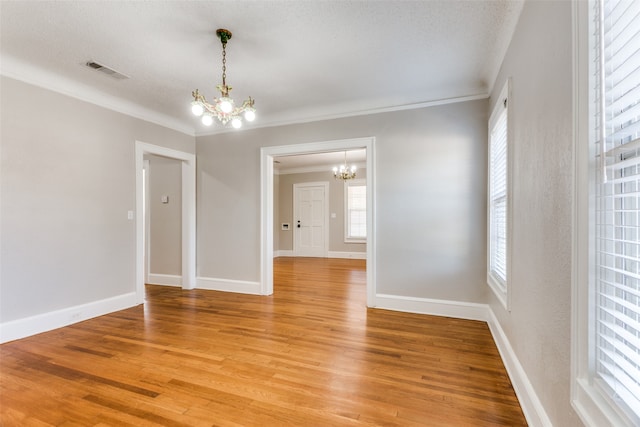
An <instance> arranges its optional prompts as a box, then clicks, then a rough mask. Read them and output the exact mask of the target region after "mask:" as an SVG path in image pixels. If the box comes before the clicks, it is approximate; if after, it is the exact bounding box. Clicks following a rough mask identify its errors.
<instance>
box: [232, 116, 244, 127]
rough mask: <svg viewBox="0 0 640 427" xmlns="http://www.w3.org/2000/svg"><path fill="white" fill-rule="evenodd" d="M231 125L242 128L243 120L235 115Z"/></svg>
mask: <svg viewBox="0 0 640 427" xmlns="http://www.w3.org/2000/svg"><path fill="white" fill-rule="evenodd" d="M231 126H233V127H234V129H240V128H241V127H242V120H240V118H238V117H234V118H233V120H231Z"/></svg>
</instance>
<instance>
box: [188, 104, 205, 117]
mask: <svg viewBox="0 0 640 427" xmlns="http://www.w3.org/2000/svg"><path fill="white" fill-rule="evenodd" d="M191 112H192V113H193V114H195V115H196V116H201V115H202V113H204V107H203V106H202V104H200V103H199V102H198V101H193V102H192V103H191Z"/></svg>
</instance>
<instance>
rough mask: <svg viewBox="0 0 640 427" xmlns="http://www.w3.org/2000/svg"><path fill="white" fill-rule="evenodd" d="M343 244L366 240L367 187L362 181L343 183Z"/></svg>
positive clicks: (355, 180)
mask: <svg viewBox="0 0 640 427" xmlns="http://www.w3.org/2000/svg"><path fill="white" fill-rule="evenodd" d="M344 206H345V216H344V217H345V230H344V231H345V242H351V243H354V242H360V243H364V242H366V240H367V185H366V184H365V180H364V179H354V180H351V181H347V182H345V203H344Z"/></svg>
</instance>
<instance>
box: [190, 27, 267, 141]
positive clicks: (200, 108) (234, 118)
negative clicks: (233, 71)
mask: <svg viewBox="0 0 640 427" xmlns="http://www.w3.org/2000/svg"><path fill="white" fill-rule="evenodd" d="M216 35H217V36H218V38H219V39H220V41H221V42H222V84H221V85H217V86H216V89H218V90H219V91H220V98H215V99H214V101H213V104H209V103H208V102H207V100H206V99H205V97H204V96H202V95H200V93H199V92H198V89H196V90H195V91H193V92H191V95H192V96H193V101H192V102H191V111H192V112H193V114H195V115H196V116H202V123H203V124H204V125H206V126H210V125H211V124H212V123H213V118H214V117H216V118H217V119H218V120H219V121H220V122H221V123H222V124H223V125H226V124H227V123H228V122H231V126H233V127H234V128H236V129H238V128H240V127H242V118H241V115H242V114H243V113H244V118H245V120H247V121H248V122H252V121H253V120H254V119H255V118H256V109H255V108H253V103H254V102H255V101H254V100H253V99H251V97H249V99H247V100H246V101H244V102H243V103H242V106H240V107H236V106H235V103H234V102H233V99H232V98H231V97H230V96H229V92H230V91H231V89H232V87H231V86H227V51H226V47H227V41H229V39H230V38H231V31H229V30H225V29H224V28H220V29H218V30H216Z"/></svg>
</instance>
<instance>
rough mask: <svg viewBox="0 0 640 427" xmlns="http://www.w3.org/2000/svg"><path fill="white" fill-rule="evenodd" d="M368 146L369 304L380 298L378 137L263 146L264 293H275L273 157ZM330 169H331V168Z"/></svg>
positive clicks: (261, 253) (261, 257) (261, 158)
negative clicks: (377, 250)
mask: <svg viewBox="0 0 640 427" xmlns="http://www.w3.org/2000/svg"><path fill="white" fill-rule="evenodd" d="M358 148H364V149H366V152H367V161H366V165H367V166H366V167H367V306H368V307H375V300H376V264H375V262H376V235H375V217H376V212H375V206H376V204H375V137H365V138H353V139H341V140H335V141H324V142H311V143H304V144H292V145H280V146H275V147H262V148H261V149H260V211H261V233H260V236H261V238H260V260H261V262H260V293H261V294H262V295H271V294H273V232H274V218H273V216H274V215H273V181H274V180H273V158H274V157H277V156H287V155H299V154H315V153H326V152H328V151H344V150H352V149H358ZM327 173H329V172H327Z"/></svg>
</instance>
